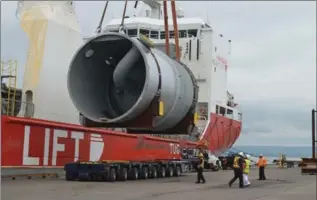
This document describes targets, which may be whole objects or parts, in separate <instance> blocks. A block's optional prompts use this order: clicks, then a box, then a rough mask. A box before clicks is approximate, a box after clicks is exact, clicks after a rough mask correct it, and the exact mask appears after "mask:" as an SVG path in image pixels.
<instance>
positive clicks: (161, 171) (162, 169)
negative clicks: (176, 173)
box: [159, 167, 166, 178]
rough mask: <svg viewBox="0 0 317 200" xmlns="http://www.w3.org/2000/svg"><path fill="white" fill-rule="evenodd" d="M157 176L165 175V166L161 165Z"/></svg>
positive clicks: (163, 176) (162, 176)
mask: <svg viewBox="0 0 317 200" xmlns="http://www.w3.org/2000/svg"><path fill="white" fill-rule="evenodd" d="M159 177H160V178H165V177H166V169H165V167H161V169H160V172H159Z"/></svg>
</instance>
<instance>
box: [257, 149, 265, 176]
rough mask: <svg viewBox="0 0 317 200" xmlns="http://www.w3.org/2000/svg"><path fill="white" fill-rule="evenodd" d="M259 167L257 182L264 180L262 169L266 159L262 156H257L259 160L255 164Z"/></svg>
mask: <svg viewBox="0 0 317 200" xmlns="http://www.w3.org/2000/svg"><path fill="white" fill-rule="evenodd" d="M256 165H257V166H258V167H259V180H266V177H265V172H264V169H265V167H266V159H265V158H264V157H263V155H262V154H260V155H259V160H258V162H257V163H256Z"/></svg>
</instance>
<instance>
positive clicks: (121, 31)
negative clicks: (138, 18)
mask: <svg viewBox="0 0 317 200" xmlns="http://www.w3.org/2000/svg"><path fill="white" fill-rule="evenodd" d="M127 5H128V1H125V4H124V9H123V13H122V18H121V24H120V27H119V33H125V32H124V19H125V14H126V12H127Z"/></svg>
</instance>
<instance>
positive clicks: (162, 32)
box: [160, 31, 165, 39]
mask: <svg viewBox="0 0 317 200" xmlns="http://www.w3.org/2000/svg"><path fill="white" fill-rule="evenodd" d="M160 38H161V39H165V31H161V32H160Z"/></svg>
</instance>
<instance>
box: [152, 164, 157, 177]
mask: <svg viewBox="0 0 317 200" xmlns="http://www.w3.org/2000/svg"><path fill="white" fill-rule="evenodd" d="M151 178H153V179H155V178H157V169H156V167H152V169H151Z"/></svg>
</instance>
